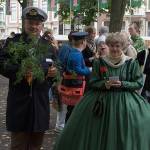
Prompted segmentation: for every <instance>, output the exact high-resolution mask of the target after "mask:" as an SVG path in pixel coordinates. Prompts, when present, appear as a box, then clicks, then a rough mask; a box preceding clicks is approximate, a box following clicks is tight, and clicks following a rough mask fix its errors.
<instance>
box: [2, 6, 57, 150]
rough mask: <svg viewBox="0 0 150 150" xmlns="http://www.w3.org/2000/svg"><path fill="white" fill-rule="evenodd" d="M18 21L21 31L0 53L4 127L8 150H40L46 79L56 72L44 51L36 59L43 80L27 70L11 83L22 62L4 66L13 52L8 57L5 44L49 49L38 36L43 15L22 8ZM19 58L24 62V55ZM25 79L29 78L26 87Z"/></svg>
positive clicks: (45, 111) (46, 101) (45, 124)
mask: <svg viewBox="0 0 150 150" xmlns="http://www.w3.org/2000/svg"><path fill="white" fill-rule="evenodd" d="M22 19H23V20H24V32H23V33H21V34H16V35H15V37H14V38H11V39H10V38H9V40H7V42H6V43H5V45H4V47H3V49H2V50H1V51H0V74H2V75H4V76H5V77H7V78H9V90H8V97H7V112H6V127H7V130H8V131H10V132H11V146H10V149H11V150H40V149H41V145H42V142H43V137H44V133H45V131H46V130H48V129H49V119H50V111H49V98H48V90H49V88H50V86H51V85H50V84H49V81H48V80H47V78H53V77H55V76H56V72H57V69H56V67H55V66H53V67H49V61H48V60H49V59H53V58H55V57H56V56H55V53H53V51H49V50H48V49H47V50H46V53H44V56H43V57H40V60H39V61H40V67H41V69H42V70H43V72H44V75H45V78H44V80H42V81H39V80H38V79H36V78H33V76H32V71H33V70H32V68H29V69H28V68H27V70H26V72H25V74H24V75H23V79H22V80H21V81H19V82H18V83H15V81H16V77H17V73H18V70H19V69H20V67H21V64H22V60H20V59H19V58H18V59H17V62H15V63H8V60H9V59H10V58H11V57H12V58H14V57H13V55H14V53H13V54H11V55H9V54H10V53H8V49H10V48H11V47H9V44H10V43H12V44H17V43H19V44H20V42H22V41H23V42H24V44H26V45H27V44H28V45H29V44H30V43H31V42H32V41H33V38H34V40H36V41H38V42H37V43H36V44H38V47H37V48H36V47H35V49H36V50H37V49H38V48H39V46H41V47H42V46H43V45H44V46H46V48H48V47H49V43H48V41H47V40H44V39H43V38H42V37H41V36H40V33H41V31H42V29H43V26H44V22H45V21H46V20H47V14H46V13H45V12H44V11H43V10H41V9H39V8H37V7H26V8H24V9H23V12H22ZM22 46H23V45H22ZM34 46H35V45H34ZM26 50H28V49H26ZM29 50H30V49H29ZM29 50H28V52H30V51H29ZM44 52H45V49H44ZM18 55H19V54H18ZM31 55H32V54H31ZM15 56H16V55H15ZM23 57H24V59H26V58H27V57H28V56H26V55H24V56H23ZM53 60H54V59H53ZM29 77H30V78H29ZM28 79H32V80H30V84H29V82H28ZM31 82H32V86H31Z"/></svg>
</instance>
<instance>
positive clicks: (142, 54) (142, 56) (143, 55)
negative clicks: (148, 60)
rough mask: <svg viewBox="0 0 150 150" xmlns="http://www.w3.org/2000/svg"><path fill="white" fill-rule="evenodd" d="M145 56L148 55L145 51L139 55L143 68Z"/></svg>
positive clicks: (138, 58)
mask: <svg viewBox="0 0 150 150" xmlns="http://www.w3.org/2000/svg"><path fill="white" fill-rule="evenodd" d="M145 54H146V51H145V50H143V51H140V52H139V53H138V54H137V60H138V62H139V65H140V66H143V65H144V61H145Z"/></svg>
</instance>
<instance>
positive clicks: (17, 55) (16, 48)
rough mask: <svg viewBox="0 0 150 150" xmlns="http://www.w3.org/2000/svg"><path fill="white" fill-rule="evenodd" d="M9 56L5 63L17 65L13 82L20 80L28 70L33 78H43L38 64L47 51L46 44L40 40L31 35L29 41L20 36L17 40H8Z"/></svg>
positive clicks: (40, 79) (42, 72)
mask: <svg viewBox="0 0 150 150" xmlns="http://www.w3.org/2000/svg"><path fill="white" fill-rule="evenodd" d="M7 51H8V53H9V55H10V58H9V59H8V61H7V63H8V64H9V63H10V64H17V65H19V66H20V67H19V70H18V72H17V73H16V81H15V83H18V82H20V81H21V80H22V79H23V78H25V75H26V73H27V72H28V71H31V73H32V77H33V79H37V80H39V81H42V80H44V78H45V77H44V71H43V69H42V68H41V66H40V61H41V59H42V58H43V57H44V56H45V55H46V53H47V52H48V45H46V44H42V42H41V40H37V39H35V38H34V37H32V40H31V42H29V43H26V42H24V40H23V39H22V38H20V40H19V41H18V42H10V43H9V45H8V49H7Z"/></svg>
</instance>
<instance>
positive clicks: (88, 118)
mask: <svg viewBox="0 0 150 150" xmlns="http://www.w3.org/2000/svg"><path fill="white" fill-rule="evenodd" d="M110 76H119V79H120V80H121V81H122V86H121V87H120V88H111V89H109V90H107V89H106V87H105V81H106V80H107V78H108V77H110ZM142 82H143V81H142V74H141V72H140V68H139V65H138V62H137V61H136V60H131V59H129V58H128V57H126V56H124V57H123V60H122V61H121V62H120V63H119V64H117V65H113V64H112V63H111V62H109V60H108V58H107V57H106V58H103V59H99V60H96V61H95V62H94V66H93V75H92V79H91V81H90V86H91V87H90V90H89V91H88V92H87V93H86V94H85V96H84V97H83V99H82V100H81V101H80V102H79V104H78V105H77V106H76V107H75V109H74V111H73V113H72V115H71V117H70V119H69V120H68V123H67V124H66V126H65V128H64V130H63V132H62V134H61V135H60V136H59V137H58V139H57V141H56V144H55V147H54V150H150V105H149V104H148V102H146V101H145V100H144V98H143V97H141V96H140V95H139V94H138V92H137V90H139V89H140V88H141V87H142Z"/></svg>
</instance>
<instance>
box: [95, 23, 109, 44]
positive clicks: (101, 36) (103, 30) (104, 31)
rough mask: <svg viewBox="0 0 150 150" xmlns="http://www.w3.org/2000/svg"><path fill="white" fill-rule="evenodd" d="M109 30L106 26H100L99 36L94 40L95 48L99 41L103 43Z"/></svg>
mask: <svg viewBox="0 0 150 150" xmlns="http://www.w3.org/2000/svg"><path fill="white" fill-rule="evenodd" d="M108 32H109V29H108V27H107V26H101V27H100V29H99V36H98V37H97V38H96V39H95V44H96V46H97V45H98V43H99V41H105V40H106V37H107V35H108Z"/></svg>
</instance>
